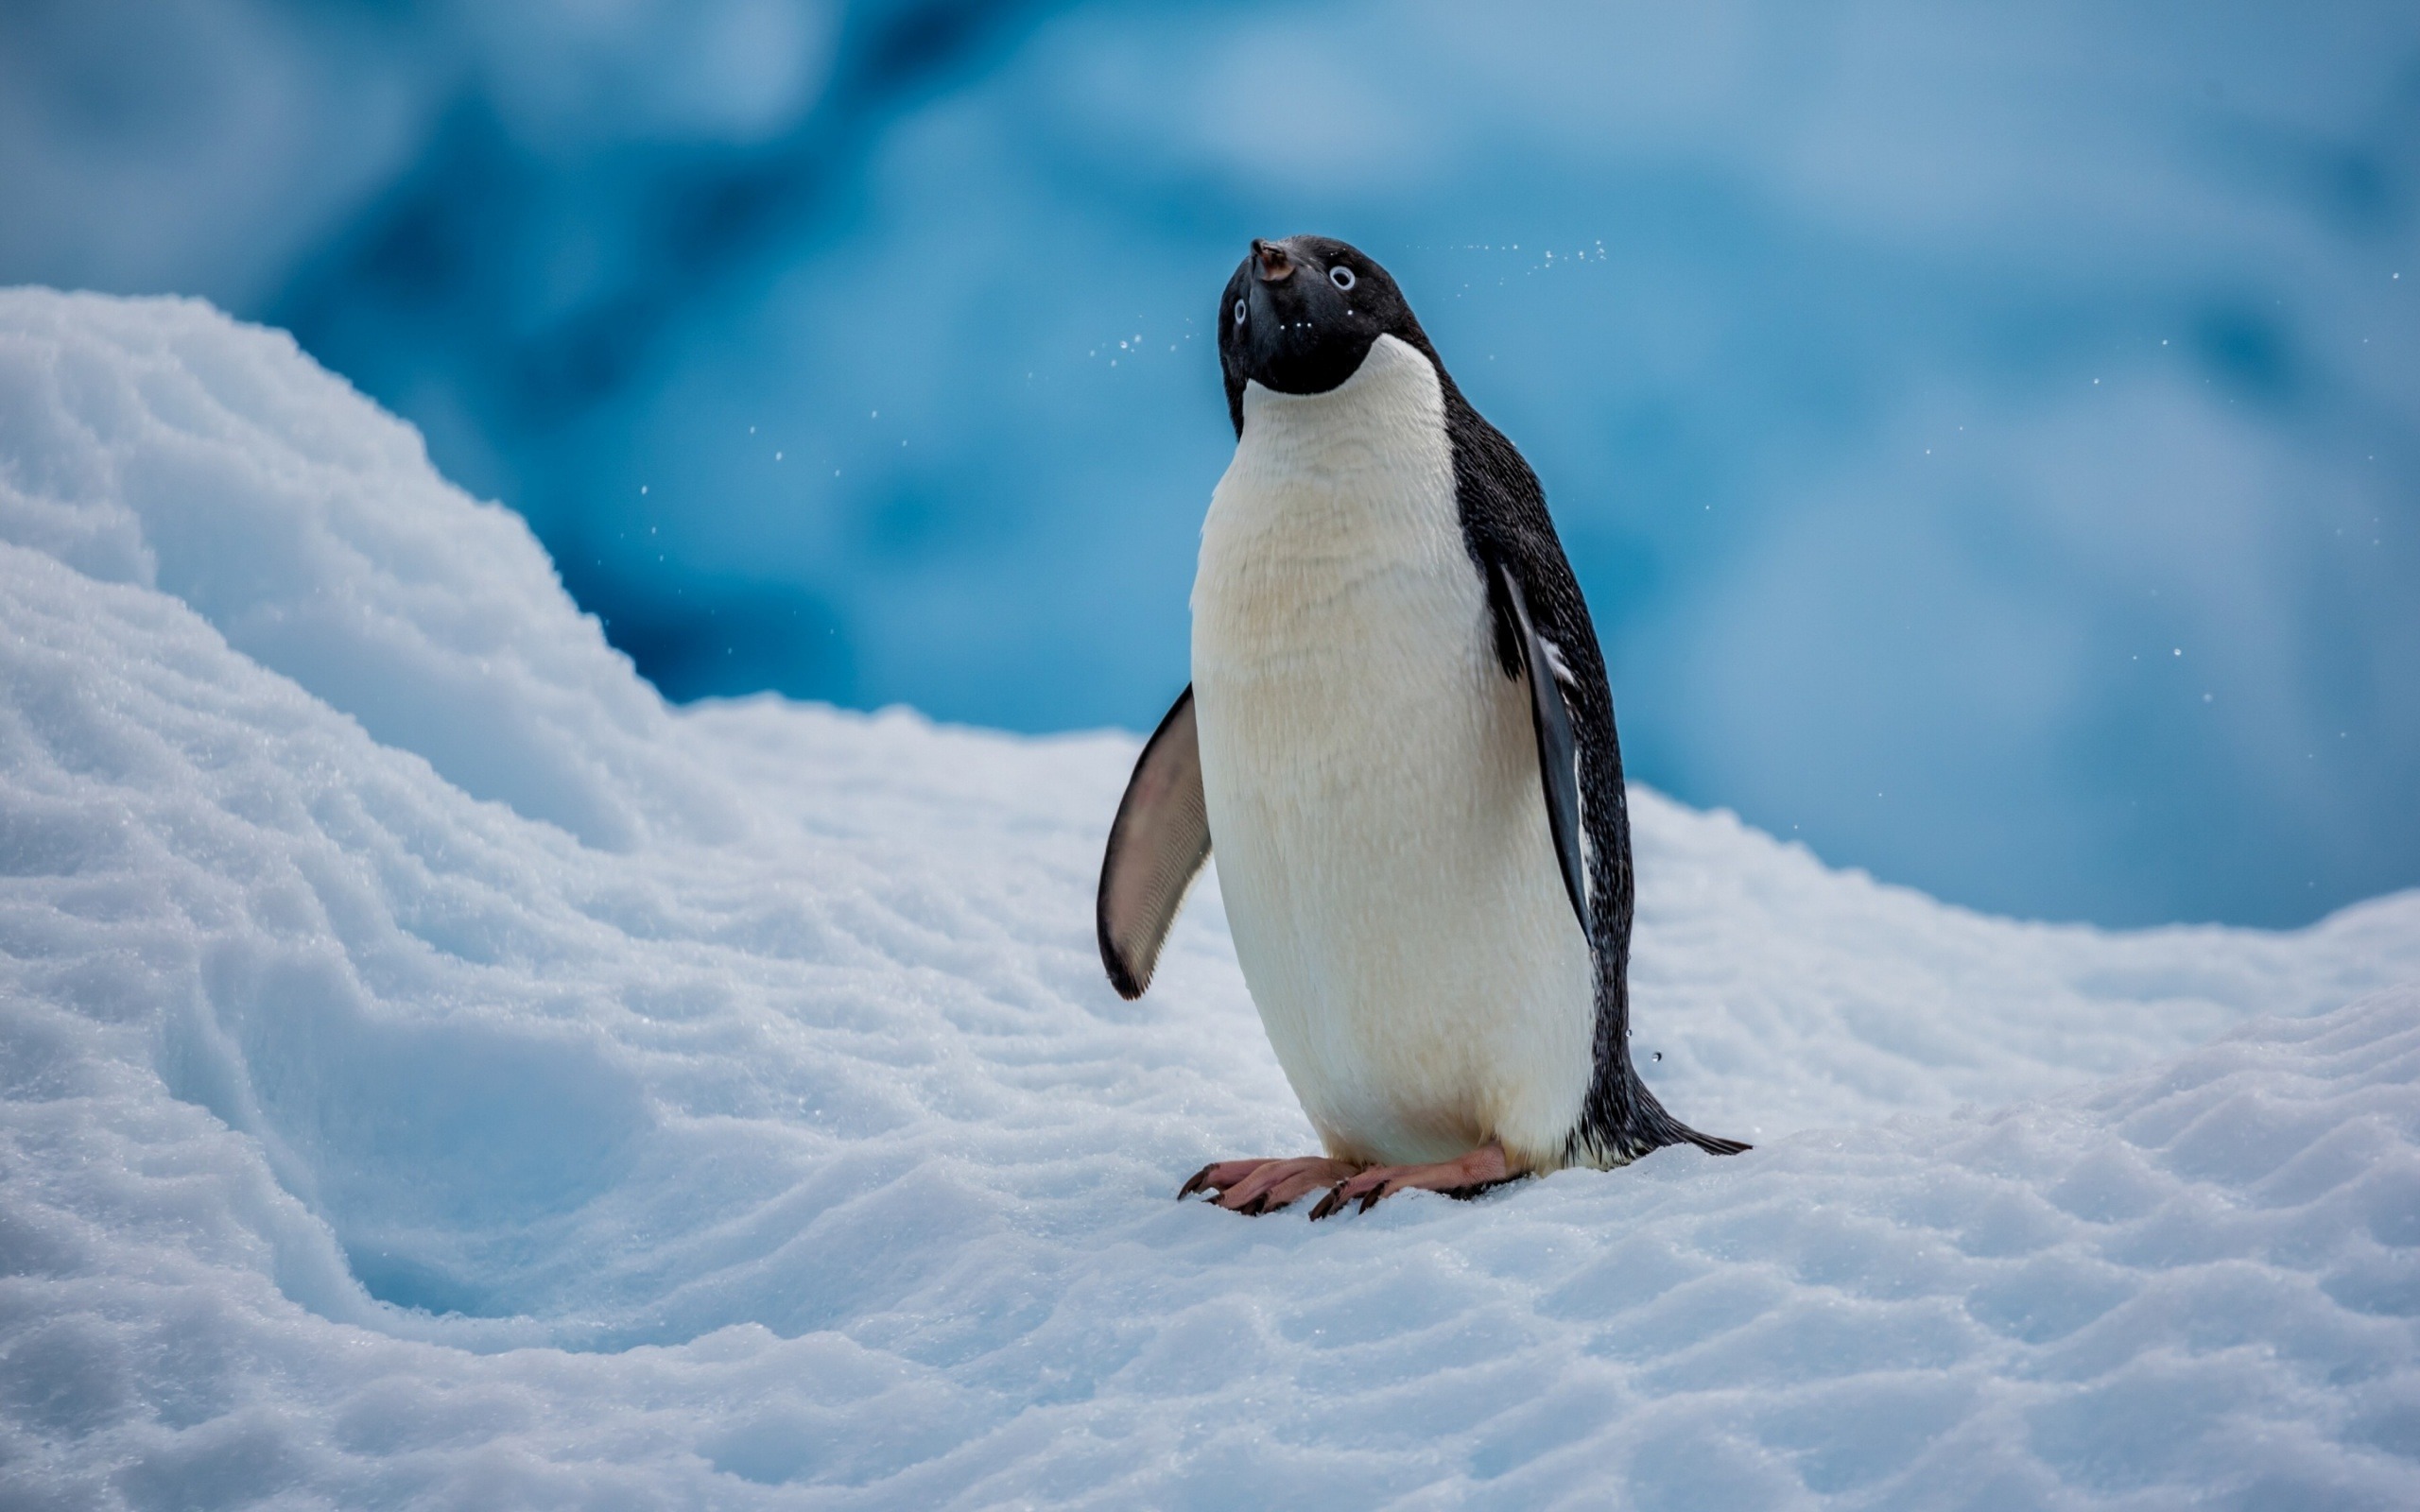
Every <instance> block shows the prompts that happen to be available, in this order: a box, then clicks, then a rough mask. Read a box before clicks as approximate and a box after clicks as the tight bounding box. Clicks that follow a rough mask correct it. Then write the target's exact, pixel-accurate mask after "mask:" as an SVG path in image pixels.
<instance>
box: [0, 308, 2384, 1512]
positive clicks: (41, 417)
mask: <svg viewBox="0 0 2420 1512" xmlns="http://www.w3.org/2000/svg"><path fill="white" fill-rule="evenodd" d="M0 620H5V623H4V624H0V973H5V974H0V1501H5V1502H7V1503H9V1504H10V1505H25V1506H120V1505H125V1506H176V1507H194V1506H220V1505H234V1504H243V1503H251V1502H259V1501H274V1502H276V1503H278V1504H280V1505H289V1506H310V1505H337V1506H348V1507H352V1506H380V1505H397V1504H406V1503H411V1504H443V1505H468V1506H539V1505H566V1504H583V1505H604V1504H611V1505H617V1506H623V1505H628V1506H650V1505H683V1506H690V1505H722V1506H754V1505H784V1506H793V1505H795V1506H824V1505H831V1506H897V1507H930V1506H958V1505H968V1506H971V1505H981V1504H995V1503H1051V1504H1072V1505H1121V1506H1123V1505H1139V1504H1151V1505H1170V1506H1202V1505H1271V1506H1284V1505H1319V1506H1322V1507H1324V1508H1334V1507H1340V1506H1355V1505H1374V1504H1382V1503H1406V1504H1416V1505H1445V1504H1473V1505H1505V1506H1537V1505H1545V1504H1551V1503H1556V1502H1558V1501H1569V1502H1572V1503H1589V1504H1601V1503H1608V1502H1619V1503H1628V1504H1632V1505H1636V1506H1642V1507H1660V1506H1675V1507H1677V1506H1720V1507H1736V1508H1753V1507H1767V1506H1771V1507H1786V1506H1798V1505H1811V1504H1817V1503H1836V1504H1841V1505H1849V1506H1864V1505H1924V1506H1933V1505H1940V1506H2020V1505H2023V1506H2036V1505H2049V1506H2102V1505H2108V1506H2139V1505H2164V1504H2173V1503H2180V1502H2184V1501H2187V1500H2195V1499H2200V1500H2206V1501H2209V1502H2212V1503H2218V1504H2241V1505H2285V1504H2303V1505H2312V1504H2328V1505H2335V1506H2359V1505H2378V1506H2390V1505H2410V1504H2412V1503H2414V1502H2415V1501H2420V1338H2416V1337H2415V1324H2414V1318H2415V1316H2420V1090H2415V1078H2420V988H2415V987H2412V986H2403V987H2397V986H2396V985H2395V984H2397V983H2406V984H2410V983H2413V982H2414V981H2415V980H2420V895H2411V894H2406V895H2401V896H2398V897H2394V898H2389V899H2383V900H2379V901H2377V902H2372V903H2369V904H2365V905H2362V906H2359V907H2357V908H2354V909H2350V910H2347V911H2345V912H2343V913H2342V914H2339V915H2337V916H2335V917H2333V918H2331V919H2327V920H2325V922H2323V923H2321V924H2319V925H2317V926H2315V927H2313V928H2311V929H2309V930H2306V931H2303V932H2300V933H2297V934H2292V935H2267V934H2258V933H2251V932H2243V931H2230V930H2217V929H2175V930H2162V931H2152V932H2148V933H2142V934H2131V935H2113V934H2105V933H2100V932H2097V931H2093V930H2089V929H2083V928H2076V927H2058V928H2053V927H2046V926H2038V925H2029V924H2022V923H2014V922H2010V921H2007V920H2002V919H1987V918H1982V917H1979V916H1976V915H1973V914H1969V913H1964V912H1961V911H1958V910H1955V909H1950V908H1946V907H1944V906H1942V905H1940V904H1937V903H1935V902H1930V901H1928V900H1927V899H1925V898H1923V897H1920V896H1918V895H1915V894H1912V893H1909V892H1906V891H1902V890H1898V889H1893V888H1889V887H1884V886H1880V885H1876V884H1874V883H1873V882H1871V881H1870V880H1868V879H1866V878H1864V877H1862V876H1860V875H1858V874H1855V873H1841V872H1835V871H1830V870H1827V869H1825V868H1824V867H1823V866H1822V865H1821V864H1820V863H1818V862H1817V861H1816V860H1815V859H1814V858H1813V857H1812V856H1810V855H1809V854H1808V853H1807V852H1806V851H1804V850H1802V849H1798V848H1795V847H1791V846H1786V845H1782V844H1778V843H1776V842H1774V841H1772V839H1770V838H1768V837H1766V836H1764V835H1761V834H1758V833H1755V832H1752V831H1750V830H1747V829H1745V828H1744V827H1742V826H1741V825H1739V824H1738V823H1737V821H1735V820H1733V819H1731V818H1729V817H1728V816H1722V815H1719V814H1718V815H1705V814H1697V813H1692V812H1689V811H1686V810H1684V809H1681V808H1679V807H1676V806H1675V805H1673V804H1671V803H1669V802H1668V801H1664V800H1661V799H1657V798H1656V797H1654V796H1653V795H1652V794H1648V793H1644V792H1642V793H1640V794H1638V795H1637V797H1636V812H1637V819H1638V824H1639V828H1640V845H1641V855H1640V876H1641V889H1642V915H1641V926H1640V931H1641V932H1640V939H1639V968H1638V988H1637V999H1638V1018H1639V1028H1638V1045H1639V1050H1640V1059H1641V1061H1642V1063H1643V1065H1642V1069H1643V1070H1644V1071H1645V1072H1646V1074H1648V1075H1649V1077H1650V1079H1651V1081H1653V1082H1654V1083H1655V1084H1656V1086H1657V1089H1658V1091H1659V1092H1661V1093H1662V1094H1663V1095H1664V1096H1665V1098H1666V1100H1667V1101H1668V1102H1669V1103H1670V1104H1671V1106H1673V1107H1674V1108H1677V1109H1680V1110H1682V1111H1683V1112H1685V1115H1686V1116H1688V1117H1690V1118H1691V1119H1692V1120H1693V1121H1695V1122H1698V1123H1700V1124H1703V1125H1705V1126H1709V1127H1719V1128H1722V1129H1724V1130H1726V1131H1731V1132H1737V1133H1740V1134H1743V1135H1749V1136H1752V1137H1755V1138H1756V1139H1757V1140H1758V1141H1759V1142H1760V1148H1759V1149H1758V1150H1757V1151H1756V1152H1755V1153H1754V1154H1752V1155H1749V1156H1745V1157H1741V1158H1738V1159H1737V1160H1711V1159H1708V1158H1705V1157H1703V1156H1700V1155H1697V1154H1695V1153H1694V1152H1688V1151H1676V1152H1665V1153H1662V1154H1659V1155H1657V1156H1655V1157H1653V1158H1651V1160H1647V1161H1645V1162H1643V1163H1642V1164H1640V1165H1638V1166H1636V1167H1634V1168H1631V1169H1629V1170H1625V1171H1620V1172H1615V1173H1589V1172H1566V1173H1563V1174H1560V1175H1558V1176H1555V1177H1551V1178H1549V1179H1547V1180H1543V1181H1537V1182H1532V1183H1528V1184H1525V1185H1523V1186H1520V1187H1517V1188H1514V1189H1511V1190H1508V1191H1506V1192H1503V1193H1501V1194H1495V1195H1493V1196H1490V1197H1488V1198H1485V1199H1483V1200H1481V1201H1479V1202H1477V1203H1472V1204H1458V1203H1453V1202H1449V1201H1446V1200H1444V1199H1442V1198H1437V1199H1431V1198H1428V1197H1426V1196H1420V1195H1414V1196H1409V1197H1405V1198H1400V1199H1397V1200H1396V1201H1394V1202H1392V1203H1390V1204H1389V1205H1388V1206H1387V1207H1385V1208H1382V1209H1380V1210H1378V1211H1376V1212H1374V1213H1373V1214H1370V1215H1368V1216H1366V1217H1358V1218H1353V1219H1350V1220H1347V1221H1341V1222H1333V1223H1328V1224H1322V1225H1320V1226H1317V1227H1313V1226H1311V1225H1308V1224H1306V1223H1305V1222H1303V1221H1301V1220H1300V1218H1299V1217H1295V1216H1279V1217H1275V1218H1270V1219H1263V1220H1259V1221H1246V1220H1239V1219H1236V1218H1235V1217H1233V1216H1232V1215H1229V1214H1226V1213H1223V1212H1219V1211H1213V1210H1211V1209H1208V1208H1206V1207H1203V1206H1201V1205H1198V1204H1192V1205H1179V1204H1177V1203H1173V1202H1171V1201H1169V1200H1168V1194H1169V1193H1170V1192H1171V1191H1172V1190H1173V1189H1174V1186H1175V1183H1176V1182H1177V1181H1178V1180H1179V1179H1181V1178H1182V1177H1183V1176H1184V1175H1185V1174H1186V1173H1188V1172H1190V1171H1191V1170H1192V1169H1193V1168H1194V1167H1196V1166H1198V1165H1199V1164H1201V1162H1202V1161H1203V1160H1206V1159H1209V1158H1210V1157H1212V1156H1217V1155H1232V1154H1238V1153H1247V1152H1255V1151H1284V1150H1291V1149H1297V1148H1302V1147H1305V1145H1306V1143H1307V1140H1308V1137H1309V1136H1308V1130H1307V1128H1306V1127H1305V1124H1304V1122H1303V1120H1302V1117H1301V1115H1300V1113H1299V1112H1298V1111H1297V1109H1296V1108H1294V1106H1293V1103H1292V1100H1291V1098H1290V1097H1289V1095H1288V1092H1287V1090H1286V1087H1285V1085H1284V1082H1283V1080H1282V1078H1281V1077H1280V1076H1279V1074H1278V1073H1277V1070H1276V1067H1275V1064H1274V1062H1273V1061H1272V1059H1271V1057H1270V1054H1269V1051H1268V1048H1267V1046H1266V1044H1265V1042H1264V1041H1263V1040H1262V1039H1261V1036H1260V1032H1259V1028H1258V1024H1257V1022H1256V1021H1255V1019H1254V1017H1253V1011H1252V1006H1251V1003H1250V1000H1249V998H1248V997H1247V996H1246V994H1245V992H1244V990H1243V987H1242V984H1241V982H1240V980H1239V978H1238V977H1237V976H1236V971H1235V970H1234V966H1233V963H1232V959H1231V956H1230V954H1229V953H1228V950H1227V947H1226V943H1225V938H1224V935H1223V926H1222V922H1221V919H1220V918H1219V905H1218V897H1217V891H1216V887H1215V885H1205V886H1204V887H1203V889H1202V891H1201V895H1199V896H1198V897H1197V898H1196V899H1195V901H1194V903H1193V906H1192V909H1191V911H1190V913H1189V915H1188V917H1187V919H1186V920H1185V921H1184V923H1183V924H1182V925H1181V926H1180V929H1179V932H1178V934H1177V936H1175V938H1174V939H1173V941H1172V942H1171V946H1170V949H1169V953H1168V955H1167V959H1166V961H1165V963H1164V965H1163V968H1162V972H1161V977H1160V980H1159V982H1158V984H1157V985H1156V986H1155V987H1154V989H1153V991H1152V993H1151V995H1150V997H1149V998H1147V999H1146V1000H1145V1001H1143V1002H1142V1003H1139V1004H1135V1005H1127V1004H1123V1003H1120V1002H1119V1001H1118V1000H1117V999H1116V997H1115V995H1114V994H1113V993H1112V992H1111V991H1110V989H1109V988H1108V986H1107V984H1106V983H1105V982H1104V981H1102V980H1101V976H1100V971H1099V968H1098V962H1097V960H1096V959H1095V956H1094V954H1093V946H1092V938H1091V913H1090V907H1089V898H1090V885H1091V882H1092V876H1093V868H1094V867H1095V865H1096V864H1097V861H1098V847H1099V843H1100V838H1101V834H1102V833H1103V830H1104V828H1105V826H1106V822H1107V818H1108V816H1109V814H1110V812H1111V810H1112V808H1113V806H1114V804H1115V798H1116V794H1117V791H1118V786H1119V783H1120V782H1121V781H1122V779H1123V777H1124V774H1125V769H1126V766H1127V765H1128V763H1129V762H1130V761H1131V759H1132V751H1133V742H1132V739H1130V738H1129V737H1127V736H1124V735H1101V736H1096V737H1086V738H1074V739H1061V740H1046V741H1035V740H1020V739H1011V738H1007V737H1001V736H994V735H985V734H981V733H977V732H971V731H964V730H947V729H940V728H936V727H934V726H932V725H930V724H928V723H926V722H925V721H924V720H921V719H919V718H917V717H915V716H913V715H910V714H906V713H889V714H884V715H880V716H875V717H862V716H856V715H846V714H840V713H833V712H830V711H826V710H819V709H814V708H804V707H800V706H796V705H790V704H785V703H782V702H779V701H777V700H771V699H761V700H755V701H751V702H745V703H735V704H725V705H717V706H705V707H700V708H696V709H691V710H685V711H677V712H676V711H671V710H667V709H666V707H665V705H664V704H663V703H662V702H661V701H660V700H659V699H658V698H657V697H656V696H655V695H654V694H653V693H652V691H651V690H649V689H648V687H647V686H646V685H645V684H644V683H643V682H641V681H639V680H638V679H635V678H634V677H633V676H632V675H631V672H630V669H629V667H628V664H627V663H626V662H624V661H623V660H622V659H621V658H620V657H619V656H618V655H617V654H615V653H614V652H613V651H612V650H611V649H610V648H609V647H608V646H607V645H606V644H605V643H604V641H603V639H602V638H601V636H600V634H599V633H598V630H597V627H596V624H595V622H594V621H592V620H589V619H585V618H583V617H581V616H580V615H579V613H578V612H577V611H576V610H574V609H573V608H572V606H571V604H570V603H569V601H568V600H567V599H566V598H565V597H564V595H563V594H562V591H561V590H560V588H559V587H558V586H557V584H556V581H555V579H554V576H553V574H552V572H551V569H550V567H549V565H548V563H547V561H546V559H545V558H544V554H543V553H542V552H541V551H540V550H539V548H538V547H537V545H536V544H535V543H534V541H532V540H531V538H530V537H529V535H528V533H527V531H526V530H525V529H524V528H523V527H522V525H521V524H520V523H519V522H518V521H517V520H516V519H515V518H513V517H512V516H510V515H509V514H507V513H505V512H504V511H501V510H499V509H496V508H493V507H487V506H482V505H479V504H477V503H475V502H474V501H472V500H471V499H469V498H467V497H466V496H464V495H463V494H461V493H460V492H458V490H454V489H452V488H451V487H449V486H448V485H446V484H445V483H444V482H443V481H442V480H441V479H440V478H438V477H437V476H436V475H435V474H434V472H432V471H431V470H430V469H429V467H428V464H427V462H426V459H425V456H424V454H423V451H422V448H421V446H420V443H419V441H418V438H416V437H415V435H414V434H413V433H412V432H411V431H410V430H409V429H408V428H407V427H406V426H404V425H402V424H401V423H400V422H398V421H394V420H392V419H390V418H389V417H387V416H385V415H383V414H381V413H380V412H378V411H377V410H376V409H375V408H374V407H373V406H372V405H371V404H368V403H366V402H365V401H363V400H362V399H361V398H359V397H358V396H357V395H355V394H354V393H353V392H352V391H351V390H350V389H348V388H347V387H345V386H344V385H343V384H342V383H341V382H339V381H337V380H335V379H333V378H331V377H329V376H328V375H327V374H325V373H323V372H321V371H320V370H319V369H316V368H315V367H314V366H313V365H312V364H311V363H310V362H309V361H308V360H307V359H306V358H304V357H302V355H301V354H300V353H299V352H297V351H296V349H295V347H294V346H293V344H292V342H291V341H290V340H288V339H287V338H285V337H284V336H282V335H278V334H276V333H273V332H267V331H262V330H258V329H251V328H245V327H239V326H236V325H234V324H233V323H232V322H230V321H228V320H226V319H225V318H222V317H220V316H218V315H216V313H214V312H213V311H211V310H210V309H209V308H207V307H206V306H202V305H199V304H194V303H184V302H174V301H110V300H103V299H97V298H89V297H69V296H61V295H56V294H51V293H48V292H43V291H36V290H17V291H12V292H9V293H6V294H0Z"/></svg>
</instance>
